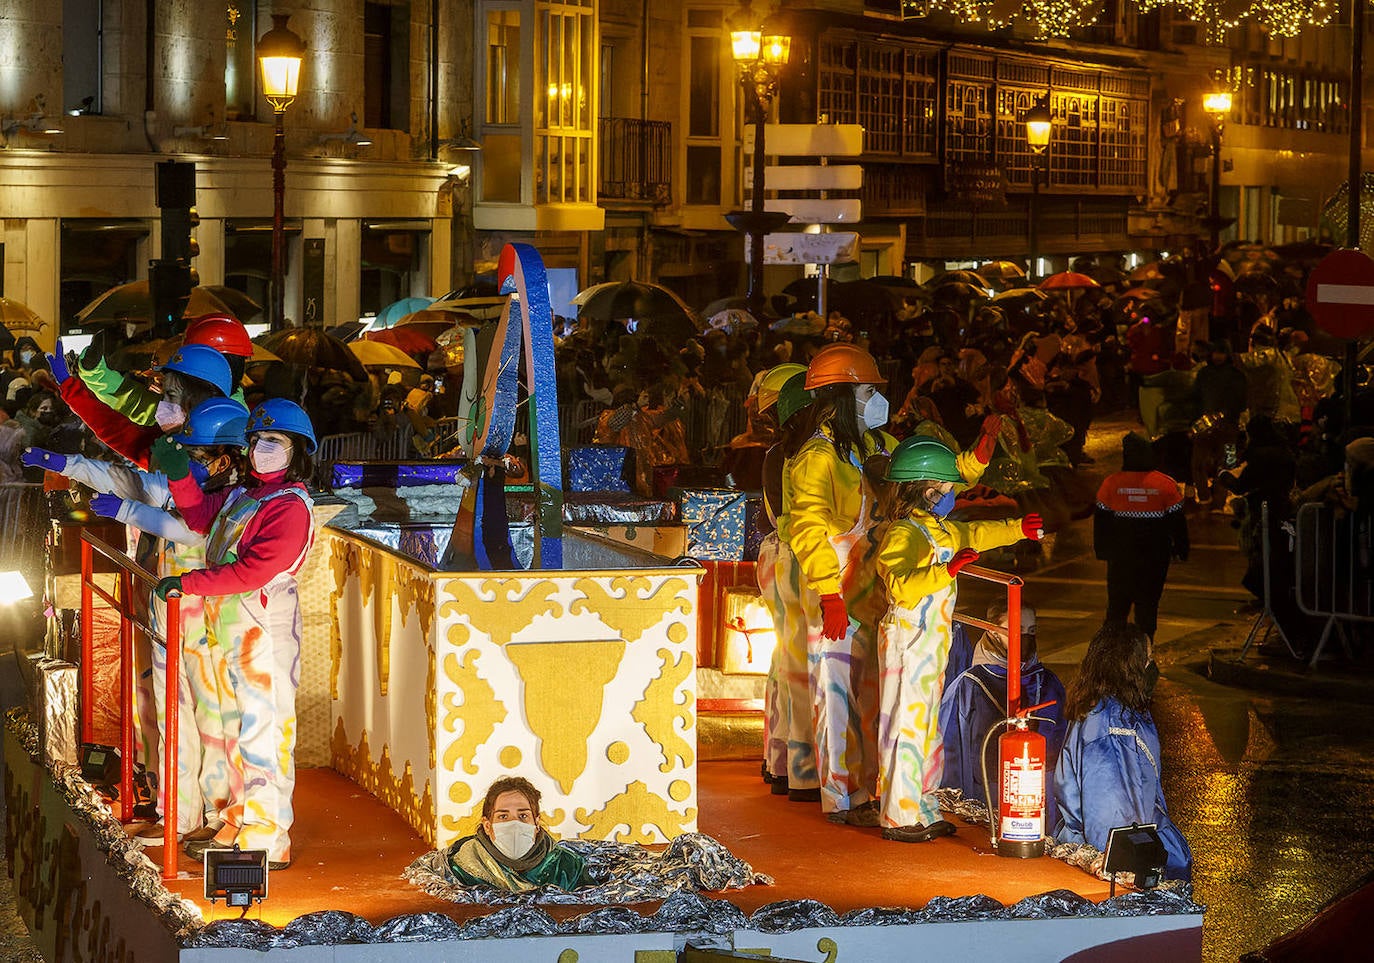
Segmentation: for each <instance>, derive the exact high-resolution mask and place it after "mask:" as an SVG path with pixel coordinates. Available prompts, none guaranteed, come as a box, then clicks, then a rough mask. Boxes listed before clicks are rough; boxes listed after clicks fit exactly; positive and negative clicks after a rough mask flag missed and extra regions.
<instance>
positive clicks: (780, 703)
mask: <svg viewBox="0 0 1374 963" xmlns="http://www.w3.org/2000/svg"><path fill="white" fill-rule="evenodd" d="M775 457H776V459H777V462H778V464H777V468H778V469H779V470H781V469H783V467H784V466H783V465H782V464H781V453H780V452H777V451H776V450H775V451H770V452H769V454H768V457H767V458H766V459H765V460H764V471H765V472H768V471H769V468H770V464H772V463H773V461H774V459H775ZM781 481H782V479H781V478H779V479H778V482H779V484H781ZM768 489H769V486H768V485H767V484H765V486H764V508H765V510H767V512H768V517H769V519H770V520H771V521H772V522H773V527H774V528H775V529H776V528H777V527H778V525H779V523H780V522H779V519H780V517H781V514H780V510H781V507H782V506H775V505H774V504H773V503H772V501H771V499H770V498H769V490H768ZM755 571H756V573H757V577H758V583H759V592H760V593H761V594H762V596H763V600H764V603H765V604H766V605H767V606H768V612H769V614H770V615H771V616H772V617H773V631H774V635H775V637H776V639H777V644H776V645H775V646H774V647H773V660H772V662H771V663H770V664H769V667H768V680H767V683H766V684H765V687H764V764H765V765H766V766H767V767H768V773H769V774H770V775H772V776H786V777H787V787H788V789H816V788H818V787H819V786H820V777H819V776H818V775H817V773H816V735H815V727H814V726H813V725H812V721H811V683H810V678H809V670H808V667H807V658H806V610H805V609H804V608H803V607H802V590H801V569H800V568H799V567H798V566H797V557H796V556H795V555H793V554H792V549H791V548H789V547H788V546H787V544H786V543H785V542H783V541H782V539H780V538H779V537H778V534H777V532H776V531H773V532H770V533H769V534H768V535H766V536H765V537H764V539H763V543H762V544H761V545H760V546H759V558H758V564H757V567H756V568H755Z"/></svg>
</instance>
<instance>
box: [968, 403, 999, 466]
mask: <svg viewBox="0 0 1374 963" xmlns="http://www.w3.org/2000/svg"><path fill="white" fill-rule="evenodd" d="M1001 433H1002V416H1001V415H988V416H987V417H986V418H984V419H983V433H982V434H980V435H979V436H978V441H977V442H975V443H974V445H973V457H974V458H977V459H978V461H979V462H980V463H982V464H984V465H986V464H987V463H988V462H990V461H992V455H993V452H995V451H996V450H997V436H998V435H1000V434H1001Z"/></svg>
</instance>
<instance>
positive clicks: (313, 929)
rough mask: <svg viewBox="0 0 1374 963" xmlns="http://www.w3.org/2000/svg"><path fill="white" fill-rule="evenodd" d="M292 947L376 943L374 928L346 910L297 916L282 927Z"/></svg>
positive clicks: (322, 911)
mask: <svg viewBox="0 0 1374 963" xmlns="http://www.w3.org/2000/svg"><path fill="white" fill-rule="evenodd" d="M282 936H283V937H285V938H286V939H288V940H290V941H291V945H292V946H336V945H338V944H341V943H372V942H375V938H374V936H373V932H372V924H370V923H368V922H367V920H365V919H363V918H362V917H359V916H354V915H353V914H352V913H346V912H344V911H343V910H321V911H319V912H316V913H306V914H305V915H304V916H297V917H296V918H295V919H294V920H292V921H291V922H290V923H287V924H286V925H285V926H283V927H282Z"/></svg>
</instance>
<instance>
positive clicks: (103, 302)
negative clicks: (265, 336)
mask: <svg viewBox="0 0 1374 963" xmlns="http://www.w3.org/2000/svg"><path fill="white" fill-rule="evenodd" d="M249 303H252V302H249ZM259 310H261V309H259ZM203 314H227V315H230V316H231V317H238V315H236V314H234V312H233V311H232V310H230V308H229V306H228V305H227V304H225V303H224V302H223V301H221V300H220V299H219V298H217V297H216V296H215V295H214V294H213V293H211V292H210V291H209V290H207V289H206V288H203V287H195V288H192V289H191V297H190V298H189V299H188V300H187V302H186V310H185V311H183V312H182V315H181V316H182V317H184V318H198V317H200V316H201V315H203ZM239 320H242V318H240V319H239ZM76 321H77V323H78V324H83V325H90V324H108V323H112V322H113V323H118V322H125V323H130V324H152V323H153V296H152V293H151V292H150V291H149V290H148V282H147V281H130V282H129V283H128V284H121V285H119V286H118V287H113V288H110V290H108V291H106V292H105V293H104V294H101V295H100V296H99V297H97V298H96V299H95V300H93V301H92V302H91V303H90V304H88V305H86V306H85V307H84V308H82V309H81V310H80V311H78V312H77V313H76Z"/></svg>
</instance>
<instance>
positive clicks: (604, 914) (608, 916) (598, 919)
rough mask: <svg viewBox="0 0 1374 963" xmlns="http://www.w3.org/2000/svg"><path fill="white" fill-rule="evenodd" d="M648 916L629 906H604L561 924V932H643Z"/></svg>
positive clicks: (646, 927)
mask: <svg viewBox="0 0 1374 963" xmlns="http://www.w3.org/2000/svg"><path fill="white" fill-rule="evenodd" d="M648 927H649V923H648V920H647V918H646V917H644V916H643V915H642V914H640V913H636V912H635V911H634V910H632V909H630V908H629V907H628V906H603V907H601V909H594V910H592V911H591V912H590V913H583V914H582V915H581V916H577V917H574V918H573V919H570V920H568V921H567V922H565V923H563V924H561V925H560V926H559V928H558V929H559V932H560V933H589V934H590V933H643V932H644V931H645V930H646V929H648Z"/></svg>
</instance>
